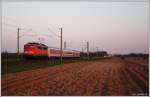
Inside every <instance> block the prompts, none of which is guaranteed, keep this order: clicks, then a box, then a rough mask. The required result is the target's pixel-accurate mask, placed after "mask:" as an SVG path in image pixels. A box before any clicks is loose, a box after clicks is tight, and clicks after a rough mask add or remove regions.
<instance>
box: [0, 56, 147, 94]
mask: <svg viewBox="0 0 150 97" xmlns="http://www.w3.org/2000/svg"><path fill="white" fill-rule="evenodd" d="M140 64H147V65H148V61H147V60H146V62H145V61H143V60H142V59H141V61H139V60H138V61H136V60H135V59H130V60H122V59H120V58H117V57H114V58H111V59H103V60H94V61H82V62H75V63H69V64H63V65H57V66H53V67H48V68H42V69H36V70H30V71H24V72H20V73H14V74H13V73H12V74H6V75H2V81H1V84H2V87H1V94H2V95H3V96H4V95H5V96H6V95H18V96H21V95H27V96H34V95H41V96H46V95H86V96H88V95H93V96H94V95H113V96H115V95H122V96H125V95H149V92H148V91H149V83H148V82H149V75H148V74H149V73H148V66H146V65H140ZM145 66H146V67H145Z"/></svg>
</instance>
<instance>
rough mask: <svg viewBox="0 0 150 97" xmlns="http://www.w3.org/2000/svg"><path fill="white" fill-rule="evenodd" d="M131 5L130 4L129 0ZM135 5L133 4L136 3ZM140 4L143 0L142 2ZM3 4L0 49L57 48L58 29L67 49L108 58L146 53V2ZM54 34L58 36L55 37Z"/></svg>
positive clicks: (9, 2)
mask: <svg viewBox="0 0 150 97" xmlns="http://www.w3.org/2000/svg"><path fill="white" fill-rule="evenodd" d="M132 1H133V0H132ZM135 1H136V0H135ZM141 1H142V0H141ZM141 1H140V2H111V0H110V2H102V1H99V2H98V1H93V2H92V1H91V2H88V1H76V2H75V1H72V2H69V1H62V2H61V1H57V2H55V1H42V0H41V1H24V2H17V0H16V1H12V2H11V1H5V0H3V1H2V4H1V5H2V6H1V7H2V34H1V35H2V39H1V41H2V42H1V49H2V52H3V51H7V52H16V51H17V28H18V27H19V28H20V29H21V30H20V51H21V52H22V51H23V45H24V44H25V43H28V42H42V43H44V44H46V45H47V46H50V47H58V48H59V47H60V38H59V37H58V36H57V35H60V30H59V28H60V27H62V30H63V41H66V45H67V48H68V49H74V50H80V51H81V50H82V48H83V49H84V51H86V42H87V41H89V44H90V51H96V50H105V51H107V52H108V53H110V54H126V53H131V52H134V53H148V52H149V45H148V44H149V43H148V38H149V36H148V35H149V23H148V22H149V17H150V14H149V2H148V0H144V1H143V2H141ZM56 34H57V35H56Z"/></svg>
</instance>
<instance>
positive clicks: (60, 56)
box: [60, 28, 63, 64]
mask: <svg viewBox="0 0 150 97" xmlns="http://www.w3.org/2000/svg"><path fill="white" fill-rule="evenodd" d="M60 31H61V36H60V38H61V39H60V63H61V64H62V53H63V51H62V28H60Z"/></svg>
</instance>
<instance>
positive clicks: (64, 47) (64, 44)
mask: <svg viewBox="0 0 150 97" xmlns="http://www.w3.org/2000/svg"><path fill="white" fill-rule="evenodd" d="M64 49H66V41H65V42H64Z"/></svg>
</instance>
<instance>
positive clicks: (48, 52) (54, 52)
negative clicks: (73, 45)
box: [24, 42, 80, 58]
mask: <svg viewBox="0 0 150 97" xmlns="http://www.w3.org/2000/svg"><path fill="white" fill-rule="evenodd" d="M24 57H26V58H28V57H49V58H59V57H60V49H57V48H52V47H48V46H46V45H44V44H41V43H35V42H32V43H27V44H25V45H24ZM62 57H63V58H79V57H80V52H79V51H75V50H63V52H62Z"/></svg>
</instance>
